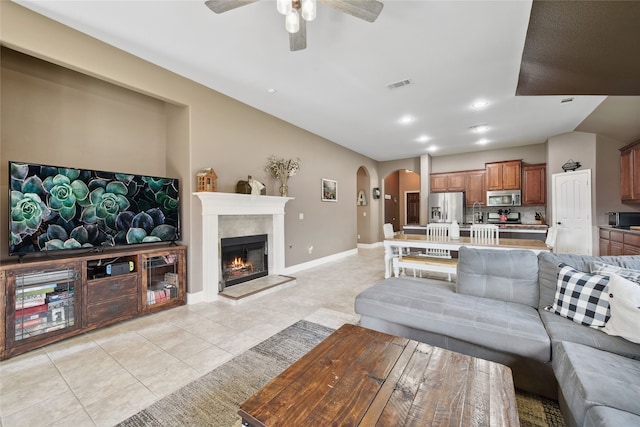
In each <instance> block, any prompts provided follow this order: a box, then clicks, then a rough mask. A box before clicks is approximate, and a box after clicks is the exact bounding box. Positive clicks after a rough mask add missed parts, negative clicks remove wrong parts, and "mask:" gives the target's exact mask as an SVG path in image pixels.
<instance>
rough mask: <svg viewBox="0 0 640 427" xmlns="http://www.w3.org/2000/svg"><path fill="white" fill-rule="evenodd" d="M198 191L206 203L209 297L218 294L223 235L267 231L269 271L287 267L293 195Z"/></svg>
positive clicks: (205, 269)
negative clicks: (287, 206)
mask: <svg viewBox="0 0 640 427" xmlns="http://www.w3.org/2000/svg"><path fill="white" fill-rule="evenodd" d="M194 195H195V196H197V197H198V198H199V199H200V203H201V205H202V260H203V262H202V282H203V292H204V299H205V301H214V300H216V299H217V298H218V284H219V283H220V280H221V277H220V274H221V271H220V239H221V238H224V237H240V236H251V235H255V234H267V240H268V243H267V244H268V251H269V274H270V275H271V274H280V273H282V272H283V271H284V254H285V250H284V249H285V241H284V214H285V212H284V206H285V204H286V203H287V202H288V201H289V200H293V197H279V196H254V195H251V194H235V193H217V192H198V193H194ZM207 260H212V261H213V262H207Z"/></svg>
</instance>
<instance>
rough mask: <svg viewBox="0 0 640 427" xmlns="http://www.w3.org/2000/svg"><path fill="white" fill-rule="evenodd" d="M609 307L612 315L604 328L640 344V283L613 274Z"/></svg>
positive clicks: (610, 281) (612, 333)
mask: <svg viewBox="0 0 640 427" xmlns="http://www.w3.org/2000/svg"><path fill="white" fill-rule="evenodd" d="M609 308H610V311H611V317H610V318H609V320H608V321H607V324H606V325H605V327H604V328H603V329H602V330H603V331H604V332H606V333H607V334H609V335H616V336H620V337H622V338H624V339H626V340H629V341H631V342H634V343H638V344H640V285H639V284H637V283H634V282H632V281H630V280H627V279H625V278H623V277H620V276H618V275H615V274H612V275H611V276H610V278H609Z"/></svg>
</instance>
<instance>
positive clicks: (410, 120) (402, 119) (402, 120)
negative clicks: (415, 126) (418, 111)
mask: <svg viewBox="0 0 640 427" xmlns="http://www.w3.org/2000/svg"><path fill="white" fill-rule="evenodd" d="M414 120H415V119H414V118H413V116H409V115H407V116H402V117H400V120H398V122H400V124H402V125H408V124H409V123H413V121H414Z"/></svg>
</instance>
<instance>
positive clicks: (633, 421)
mask: <svg viewBox="0 0 640 427" xmlns="http://www.w3.org/2000/svg"><path fill="white" fill-rule="evenodd" d="M621 426H640V415H637V414H632V413H630V412H626V411H620V410H619V409H614V408H609V407H608V406H592V407H591V408H589V410H588V411H587V416H586V417H585V419H584V427H621Z"/></svg>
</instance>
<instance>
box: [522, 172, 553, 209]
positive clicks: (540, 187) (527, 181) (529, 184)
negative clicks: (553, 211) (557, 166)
mask: <svg viewBox="0 0 640 427" xmlns="http://www.w3.org/2000/svg"><path fill="white" fill-rule="evenodd" d="M546 186H547V165H546V164H545V163H542V164H537V165H525V166H522V205H523V206H544V205H546V204H547V197H546Z"/></svg>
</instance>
